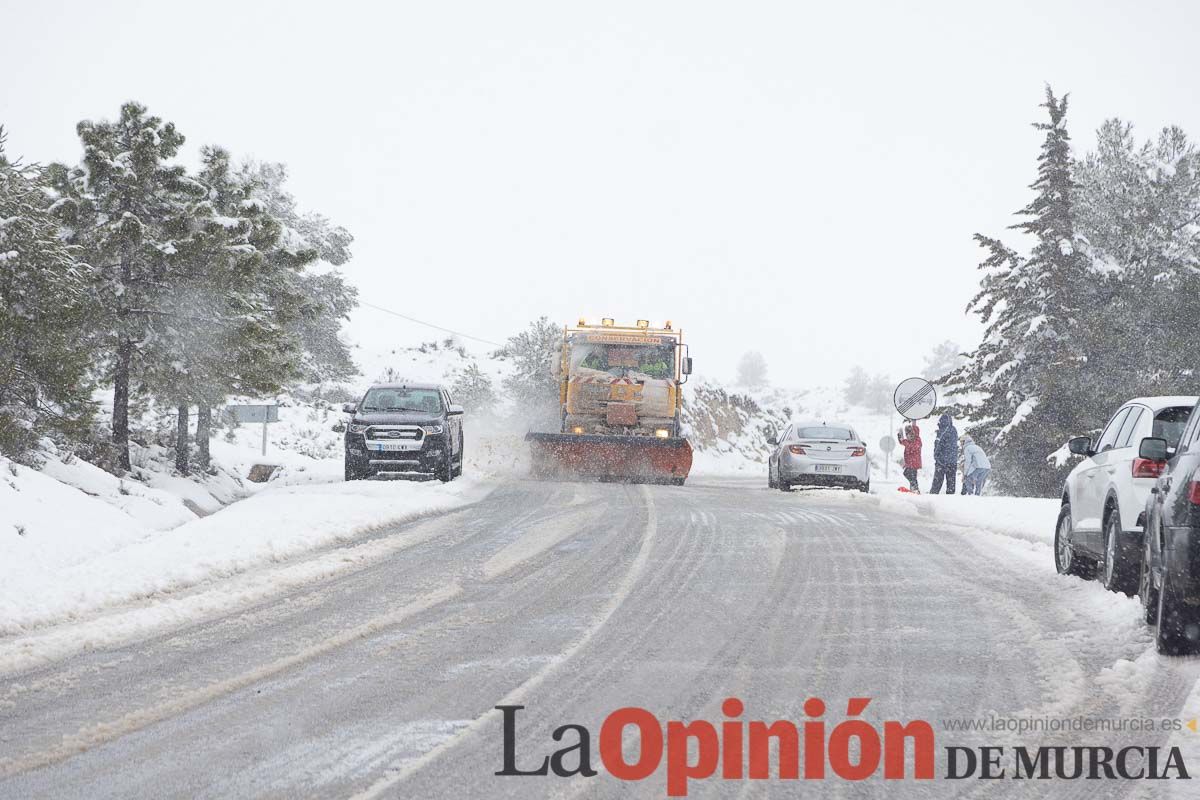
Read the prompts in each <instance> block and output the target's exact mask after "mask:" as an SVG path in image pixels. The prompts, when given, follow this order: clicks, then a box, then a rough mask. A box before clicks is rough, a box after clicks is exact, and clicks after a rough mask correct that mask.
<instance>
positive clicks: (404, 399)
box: [342, 383, 463, 482]
mask: <svg viewBox="0 0 1200 800" xmlns="http://www.w3.org/2000/svg"><path fill="white" fill-rule="evenodd" d="M342 411H344V412H346V413H347V414H349V415H350V421H349V423H348V424H347V425H346V480H348V481H354V480H362V479H363V478H370V477H372V476H376V475H379V476H390V475H399V474H402V473H416V474H422V473H423V474H426V475H433V476H435V477H436V478H438V479H439V480H441V481H443V482H445V481H452V480H454V479H455V478H456V477H458V476H459V475H462V471H463V430H462V420H463V409H462V406H458V405H455V404H454V403H453V402H452V401H451V398H450V393H449V392H447V391H446V389H445V388H444V387H441V386H438V385H436V384H425V383H381V384H377V385H375V386H372V387H371V388H370V389H367V393H366V394H365V395H363V398H362V400H360V401H359V402H357V403H347V404H346V405H344V406H342Z"/></svg>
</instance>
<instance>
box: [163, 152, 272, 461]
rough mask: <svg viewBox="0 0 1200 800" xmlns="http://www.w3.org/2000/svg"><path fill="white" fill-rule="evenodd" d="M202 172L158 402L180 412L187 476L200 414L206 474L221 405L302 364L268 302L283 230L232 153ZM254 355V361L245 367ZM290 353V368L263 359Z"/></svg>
mask: <svg viewBox="0 0 1200 800" xmlns="http://www.w3.org/2000/svg"><path fill="white" fill-rule="evenodd" d="M201 164H202V167H201V170H200V172H199V173H198V174H197V175H196V178H195V180H196V182H197V183H199V184H200V185H202V186H203V187H204V192H203V194H202V195H201V196H200V197H198V198H196V199H195V200H194V201H193V202H191V203H189V204H187V206H186V216H185V217H184V218H183V219H182V220H180V223H179V229H178V230H177V232H176V236H177V238H176V242H175V248H174V252H173V253H172V254H171V256H170V259H171V266H172V269H171V272H172V274H173V275H174V291H172V292H171V293H170V294H169V295H168V296H166V297H164V298H163V309H164V311H165V312H166V314H167V321H166V323H165V331H164V339H166V340H167V341H168V342H169V343H170V348H169V349H170V353H171V358H169V359H163V360H162V361H161V362H160V363H158V364H157V367H158V368H157V370H156V372H155V373H154V375H153V378H154V384H155V394H156V395H157V396H158V397H159V398H160V399H162V400H164V401H165V402H166V404H167V405H168V406H169V407H171V408H174V409H175V410H176V415H177V423H176V433H175V448H176V468H177V469H178V470H179V471H180V472H184V473H186V472H188V471H189V465H190V459H189V452H188V416H189V411H190V408H191V406H192V405H193V404H194V405H195V406H196V407H197V409H198V414H197V446H198V449H199V458H198V462H199V466H200V468H201V469H202V470H206V469H207V468H208V466H209V454H208V436H209V429H210V427H211V416H212V412H211V409H212V407H213V405H215V404H217V403H219V402H221V401H222V400H223V399H224V398H225V397H226V396H227V395H229V394H231V393H234V392H241V391H246V390H247V389H249V390H251V391H253V390H256V389H259V388H265V389H266V390H268V391H274V390H277V389H278V388H279V386H278V385H277V384H278V382H277V381H270V380H268V381H267V382H266V386H265V387H263V377H262V376H271V375H278V374H287V372H288V371H289V370H291V369H292V368H293V364H294V362H292V361H289V360H288V359H287V356H286V352H287V351H288V348H287V343H286V342H285V341H284V336H283V334H282V333H281V331H280V329H279V327H278V326H277V325H275V323H274V319H273V313H272V311H271V309H270V305H269V302H268V301H267V294H268V293H267V289H266V286H267V285H268V284H269V283H270V281H271V275H270V265H268V264H267V262H266V259H265V258H264V257H263V251H264V250H269V249H270V248H272V247H274V246H275V244H276V243H277V242H278V239H279V233H280V230H281V228H280V225H279V223H278V221H276V220H275V219H274V218H272V217H270V216H269V215H268V214H267V213H266V210H265V207H264V204H263V203H261V202H259V201H257V200H256V199H254V198H253V196H252V187H251V186H249V185H247V184H246V183H245V182H244V181H243V180H241V179H240V178H239V177H238V176H237V175H236V174H235V173H234V172H233V170H232V169H231V165H230V157H229V154H228V152H226V151H225V150H223V149H221V148H218V147H204V148H202V150H201ZM272 343H274V345H275V346H274V347H271V346H270V345H271V344H272ZM263 345H268V346H266V347H264V346H263ZM247 352H249V353H250V354H251V356H252V357H249V358H247V357H243V356H244V354H246V353H247ZM280 352H284V353H285V356H284V366H283V367H275V366H273V365H264V364H263V363H262V362H261V359H259V358H256V357H257V356H260V355H264V354H267V355H270V356H271V358H272V359H275V360H278V359H279V353H280ZM272 363H274V362H272Z"/></svg>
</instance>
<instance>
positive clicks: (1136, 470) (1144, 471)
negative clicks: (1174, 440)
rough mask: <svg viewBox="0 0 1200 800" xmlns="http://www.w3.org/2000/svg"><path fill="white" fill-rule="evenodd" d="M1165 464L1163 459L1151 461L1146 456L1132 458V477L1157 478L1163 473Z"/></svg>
mask: <svg viewBox="0 0 1200 800" xmlns="http://www.w3.org/2000/svg"><path fill="white" fill-rule="evenodd" d="M1166 466H1167V463H1166V462H1165V461H1151V460H1150V459H1148V458H1135V459H1134V460H1133V477H1135V478H1157V477H1158V476H1159V475H1162V474H1163V469H1164V468H1165V467H1166Z"/></svg>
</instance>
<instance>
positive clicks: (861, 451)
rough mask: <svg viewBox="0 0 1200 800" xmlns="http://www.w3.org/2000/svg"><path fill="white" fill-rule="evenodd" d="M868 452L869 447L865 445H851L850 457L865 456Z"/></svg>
mask: <svg viewBox="0 0 1200 800" xmlns="http://www.w3.org/2000/svg"><path fill="white" fill-rule="evenodd" d="M866 454H867V448H865V447H851V448H850V457H851V458H855V457H857V456H865V455H866Z"/></svg>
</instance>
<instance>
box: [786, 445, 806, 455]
mask: <svg viewBox="0 0 1200 800" xmlns="http://www.w3.org/2000/svg"><path fill="white" fill-rule="evenodd" d="M788 450H789V451H791V454H792V455H794V456H802V455H804V448H803V447H801V446H800V445H798V444H793V445H789V446H788Z"/></svg>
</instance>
